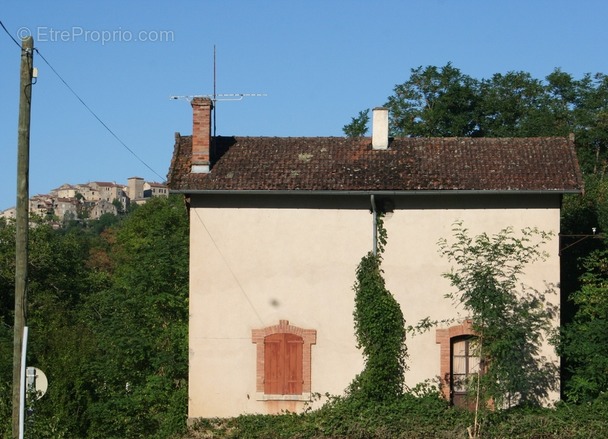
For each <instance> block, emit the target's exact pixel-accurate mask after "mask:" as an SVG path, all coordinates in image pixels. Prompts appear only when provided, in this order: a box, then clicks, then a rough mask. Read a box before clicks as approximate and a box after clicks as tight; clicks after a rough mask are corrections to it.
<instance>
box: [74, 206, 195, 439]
mask: <svg viewBox="0 0 608 439" xmlns="http://www.w3.org/2000/svg"><path fill="white" fill-rule="evenodd" d="M105 239H107V240H108V243H107V248H108V250H109V253H107V254H106V255H105V256H104V255H103V252H97V254H96V255H95V259H94V261H91V262H93V263H94V264H95V265H96V266H97V267H100V268H103V267H105V269H106V270H108V277H107V278H108V280H109V283H108V284H107V286H106V287H105V288H103V289H100V290H99V291H97V292H95V293H94V294H91V295H90V296H89V297H88V298H87V300H86V303H85V304H84V306H83V319H84V321H86V322H87V328H88V330H89V331H91V332H92V333H94V334H95V338H96V344H95V352H94V353H93V355H92V357H91V361H90V362H89V364H88V365H87V368H86V369H85V370H84V374H85V376H86V379H87V381H88V382H89V383H91V386H92V394H91V401H90V403H89V404H88V407H87V414H86V416H87V419H88V420H89V422H90V427H89V428H88V436H87V437H90V438H106V437H150V438H153V437H157V438H161V437H167V436H169V435H170V434H172V433H175V432H176V431H179V430H180V429H183V428H185V425H186V411H187V377H188V345H187V343H188V340H187V324H188V217H187V215H186V212H185V206H184V204H183V201H182V199H181V198H180V197H169V198H168V199H166V198H160V197H159V198H153V199H152V200H150V201H149V202H147V203H146V204H145V205H143V206H141V207H139V208H138V209H136V210H134V211H133V212H132V213H130V214H129V216H127V217H126V218H125V219H124V220H123V221H122V222H121V223H120V224H119V225H118V227H117V228H116V229H115V230H114V231H113V232H112V233H109V234H106V235H105Z"/></svg>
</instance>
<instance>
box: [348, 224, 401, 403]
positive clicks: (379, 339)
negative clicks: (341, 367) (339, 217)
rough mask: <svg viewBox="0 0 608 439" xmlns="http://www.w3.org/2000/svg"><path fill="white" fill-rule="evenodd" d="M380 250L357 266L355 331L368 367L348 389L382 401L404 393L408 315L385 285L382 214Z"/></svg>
mask: <svg viewBox="0 0 608 439" xmlns="http://www.w3.org/2000/svg"><path fill="white" fill-rule="evenodd" d="M377 232H378V251H377V254H376V255H374V254H373V252H369V253H368V254H367V255H365V256H364V257H363V258H362V259H361V262H360V263H359V266H358V267H357V281H356V283H355V285H354V291H355V311H354V313H353V316H354V320H355V335H356V337H357V348H358V349H362V351H363V355H364V357H365V368H364V370H363V371H362V372H361V373H360V374H359V375H357V377H356V378H355V379H354V380H353V382H352V383H351V385H350V387H349V389H348V393H349V395H350V396H351V397H361V399H362V400H364V401H366V402H370V403H372V402H382V401H387V400H391V399H394V398H397V397H399V396H400V395H401V394H402V393H403V385H404V372H405V370H406V364H405V360H406V358H407V347H406V345H405V319H404V318H403V313H402V312H401V308H400V306H399V303H398V302H397V301H396V300H395V298H394V297H393V295H392V294H391V293H390V292H389V291H388V290H387V289H386V287H385V283H384V278H383V271H382V269H381V263H382V253H383V252H384V247H385V245H386V242H387V234H386V230H385V229H384V225H383V221H382V218H381V217H380V218H378V221H377Z"/></svg>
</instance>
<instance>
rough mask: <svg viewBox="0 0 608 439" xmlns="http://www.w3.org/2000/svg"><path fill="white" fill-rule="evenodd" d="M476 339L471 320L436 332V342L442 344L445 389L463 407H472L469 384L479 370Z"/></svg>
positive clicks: (453, 400) (452, 399) (446, 396)
mask: <svg viewBox="0 0 608 439" xmlns="http://www.w3.org/2000/svg"><path fill="white" fill-rule="evenodd" d="M476 339H477V336H476V334H475V331H474V330H473V325H472V322H471V321H470V320H465V321H464V322H463V323H462V324H461V325H456V326H452V327H450V328H447V329H438V330H437V332H436V342H437V344H439V345H440V353H439V355H440V358H439V362H440V371H441V372H440V378H441V387H442V389H441V390H442V393H443V396H444V397H445V398H446V399H447V400H449V401H450V402H451V403H452V404H454V405H458V406H461V407H467V406H469V404H468V402H467V398H466V387H467V383H468V382H470V380H471V379H472V378H473V377H475V376H477V372H478V371H479V357H477V356H476V355H475V340H476Z"/></svg>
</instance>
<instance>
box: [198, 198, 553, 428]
mask: <svg viewBox="0 0 608 439" xmlns="http://www.w3.org/2000/svg"><path fill="white" fill-rule="evenodd" d="M393 201H394V204H395V207H396V208H395V211H394V212H393V213H392V214H388V215H387V217H386V218H385V227H386V229H387V231H388V244H387V247H386V253H385V258H384V263H383V268H384V271H385V279H386V284H387V287H388V289H389V290H390V291H391V292H392V293H393V295H395V297H396V298H397V299H398V300H399V302H400V303H401V308H402V311H403V313H404V315H405V318H406V320H407V324H415V322H417V321H418V320H420V319H421V318H423V317H426V316H430V317H432V318H436V319H443V318H448V317H456V316H458V315H459V314H460V317H462V318H464V317H465V314H462V312H461V310H459V309H458V308H455V307H454V306H453V304H452V303H451V302H449V301H448V300H447V299H444V298H443V295H444V294H445V293H446V292H449V291H451V289H450V287H449V284H448V282H447V281H446V280H445V279H444V278H442V277H441V273H443V272H446V271H448V270H449V267H450V266H449V264H448V261H447V260H445V259H443V258H441V257H440V255H439V252H438V247H437V241H438V240H439V238H442V237H446V238H450V236H451V227H452V224H453V222H454V221H456V220H463V221H464V224H465V226H466V227H467V228H469V229H470V231H471V233H472V234H478V233H481V232H482V231H487V232H489V233H495V232H498V231H499V230H500V229H502V228H504V227H507V226H513V227H514V228H515V229H516V230H518V229H521V228H523V227H526V226H537V227H539V228H540V229H542V230H545V231H550V230H551V231H553V232H554V233H555V234H556V235H555V237H554V239H553V240H552V241H551V243H550V244H549V245H548V247H547V251H549V252H550V254H551V257H550V258H549V260H547V261H546V262H544V263H538V264H537V265H535V266H534V268H533V269H531V270H529V273H530V275H529V279H527V280H526V281H527V282H528V283H530V284H532V285H533V286H535V287H537V288H539V289H540V288H543V286H544V281H547V282H552V283H554V284H557V283H558V281H559V260H558V257H557V254H558V239H557V233H558V231H559V196H552V197H542V196H528V197H525V198H521V197H520V198H517V197H504V196H503V197H498V196H496V197H487V196H486V197H484V196H464V197H445V198H444V197H438V196H435V197H422V196H413V197H398V198H396V199H395V198H393ZM236 206H245V207H236ZM254 206H265V207H264V208H259V207H254ZM277 206H287V207H284V208H276V207H277ZM332 206H337V207H339V208H332ZM369 206H370V203H369V197H367V196H362V197H355V196H353V197H337V198H336V197H325V198H318V197H308V198H306V197H293V196H291V197H283V200H281V197H276V196H275V197H274V198H264V197H262V198H259V197H253V196H250V197H226V196H222V197H212V196H207V197H203V196H195V197H193V199H192V208H191V210H190V233H191V238H190V333H189V337H190V379H189V382H190V384H189V385H190V400H189V417H190V418H196V417H214V416H221V417H224V416H234V415H238V414H240V413H256V412H258V413H271V412H276V411H278V410H281V409H287V410H299V409H301V408H302V406H303V403H302V402H295V401H258V400H257V399H256V346H255V344H253V343H252V330H254V329H260V328H264V327H267V326H270V325H276V324H277V323H278V322H279V320H289V322H290V324H292V325H295V326H298V327H301V328H310V329H314V330H316V331H317V339H316V344H314V345H313V346H312V389H311V390H312V392H319V393H322V394H323V393H325V392H329V393H331V394H341V393H342V392H343V391H344V389H345V388H346V387H347V386H348V384H349V383H350V382H351V380H352V379H353V377H354V376H355V375H356V374H357V373H358V372H360V371H361V369H362V367H363V361H362V357H361V354H360V352H359V351H358V350H357V349H356V348H355V345H356V342H355V338H354V331H353V319H352V311H353V303H354V292H353V290H352V287H353V284H354V280H355V270H356V267H357V264H358V263H359V260H360V259H361V257H362V256H363V255H364V254H365V253H366V252H367V251H369V250H370V249H371V246H372V215H371V214H370V211H369ZM482 206H491V207H492V208H488V209H484V208H481V207H482ZM517 206H525V207H517ZM558 300H559V295H558V294H556V296H555V301H558ZM407 345H408V350H409V354H410V358H409V360H408V364H409V365H410V370H409V371H408V372H407V375H406V382H407V384H408V385H410V386H413V385H415V384H416V383H418V382H421V381H423V380H424V379H426V378H434V377H435V376H437V375H439V373H440V369H439V367H440V364H439V345H437V344H436V343H435V331H434V330H431V331H430V332H428V333H426V334H424V335H421V336H416V337H414V338H409V339H408V341H407ZM548 353H549V351H548Z"/></svg>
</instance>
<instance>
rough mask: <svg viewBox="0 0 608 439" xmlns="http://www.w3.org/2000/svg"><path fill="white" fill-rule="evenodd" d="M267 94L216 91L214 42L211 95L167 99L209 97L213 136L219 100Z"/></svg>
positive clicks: (215, 131) (215, 130) (190, 99)
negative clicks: (211, 104) (211, 103)
mask: <svg viewBox="0 0 608 439" xmlns="http://www.w3.org/2000/svg"><path fill="white" fill-rule="evenodd" d="M262 96H268V95H267V94H266V93H217V62H216V49H215V44H214V45H213V94H211V95H194V96H169V99H176V100H177V99H185V100H187V101H188V102H191V101H192V98H195V97H200V98H209V99H211V101H212V102H213V112H212V115H213V138H214V139H215V137H216V135H217V127H216V125H217V124H216V120H217V116H216V107H217V102H219V101H242V100H243V98H246V97H262Z"/></svg>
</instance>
